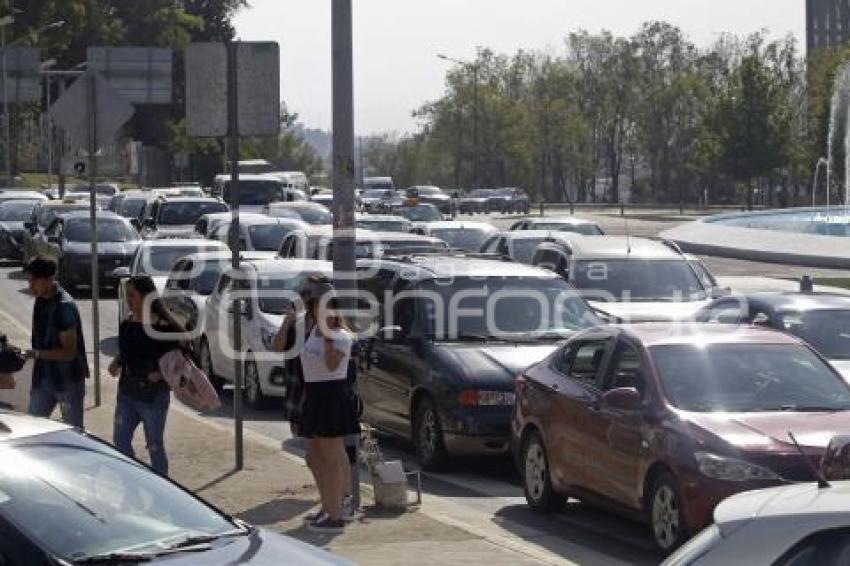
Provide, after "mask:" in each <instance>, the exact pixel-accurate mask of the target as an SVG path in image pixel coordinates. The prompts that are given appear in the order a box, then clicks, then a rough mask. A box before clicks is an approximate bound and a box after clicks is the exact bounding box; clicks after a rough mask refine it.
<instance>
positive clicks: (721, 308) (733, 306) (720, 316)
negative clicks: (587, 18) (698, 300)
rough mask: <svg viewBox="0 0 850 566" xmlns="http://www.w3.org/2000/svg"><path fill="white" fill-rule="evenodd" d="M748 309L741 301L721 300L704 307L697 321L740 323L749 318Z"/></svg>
mask: <svg viewBox="0 0 850 566" xmlns="http://www.w3.org/2000/svg"><path fill="white" fill-rule="evenodd" d="M747 311H748V309H747V308H746V307H745V306H744V303H743V302H741V301H721V302H718V303H715V304H713V305H710V306H708V307H706V308H704V309H702V310H701V311H700V312H699V313H698V314H697V316H696V320H697V322H714V323H719V324H740V323H741V322H744V321H745V320H747V314H748V312H747Z"/></svg>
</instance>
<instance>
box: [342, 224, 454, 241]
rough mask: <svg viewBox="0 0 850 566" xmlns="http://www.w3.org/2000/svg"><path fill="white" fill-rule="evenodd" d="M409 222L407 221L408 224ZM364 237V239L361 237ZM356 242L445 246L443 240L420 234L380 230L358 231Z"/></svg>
mask: <svg viewBox="0 0 850 566" xmlns="http://www.w3.org/2000/svg"><path fill="white" fill-rule="evenodd" d="M406 221H407V220H405V222H406ZM361 235H362V237H361ZM356 240H357V241H358V242H383V241H392V242H413V243H416V242H421V243H434V244H436V243H440V244H443V243H444V242H443V240H441V239H439V238H432V237H431V236H422V235H420V234H411V233H409V232H381V231H378V230H374V231H373V230H358V231H357V235H356Z"/></svg>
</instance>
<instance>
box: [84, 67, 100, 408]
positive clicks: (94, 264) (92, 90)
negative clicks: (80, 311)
mask: <svg viewBox="0 0 850 566" xmlns="http://www.w3.org/2000/svg"><path fill="white" fill-rule="evenodd" d="M95 80H96V75H95V73H93V72H92V73H89V74H88V75H86V86H87V87H88V104H86V110H87V111H88V122H89V128H90V129H89V218H90V222H91V312H92V340H93V341H94V342H93V343H94V405H95V407H100V307H99V304H98V303H99V301H100V280H99V279H100V277H99V265H98V261H97V198H96V196H97V192H96V189H95V184H96V183H97V83H96V82H95Z"/></svg>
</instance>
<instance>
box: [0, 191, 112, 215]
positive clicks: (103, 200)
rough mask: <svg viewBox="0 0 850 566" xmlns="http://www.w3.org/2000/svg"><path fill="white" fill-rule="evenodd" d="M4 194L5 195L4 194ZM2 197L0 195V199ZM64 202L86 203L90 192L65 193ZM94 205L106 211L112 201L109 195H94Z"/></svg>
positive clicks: (89, 198) (89, 197)
mask: <svg viewBox="0 0 850 566" xmlns="http://www.w3.org/2000/svg"><path fill="white" fill-rule="evenodd" d="M4 194H5V193H4ZM2 196H3V195H0V197H2ZM62 200H63V201H65V202H84V203H88V202H89V201H90V200H91V192H90V191H89V190H88V188H86V189H85V191H82V192H77V191H67V192H66V193H65V197H64V198H63V199H62ZM94 200H95V204H96V206H97V207H98V208H100V209H102V210H106V209H107V208H108V207H109V202H110V201H111V200H112V197H111V196H110V195H104V194H97V193H96V194H95V195H94Z"/></svg>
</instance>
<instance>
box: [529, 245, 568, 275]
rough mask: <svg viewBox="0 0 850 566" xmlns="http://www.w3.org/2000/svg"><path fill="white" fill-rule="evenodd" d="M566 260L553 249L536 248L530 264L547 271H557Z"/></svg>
mask: <svg viewBox="0 0 850 566" xmlns="http://www.w3.org/2000/svg"><path fill="white" fill-rule="evenodd" d="M565 261H566V258H565V256H564V254H563V253H561V252H559V251H558V250H556V249H554V248H538V249H537V251H536V252H534V260H533V261H532V263H533V264H534V265H536V266H538V267H542V268H543V269H548V270H549V271H558V270H559V269H560V268H561V267H563V264H564V263H565Z"/></svg>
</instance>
